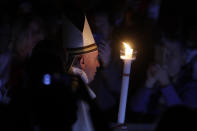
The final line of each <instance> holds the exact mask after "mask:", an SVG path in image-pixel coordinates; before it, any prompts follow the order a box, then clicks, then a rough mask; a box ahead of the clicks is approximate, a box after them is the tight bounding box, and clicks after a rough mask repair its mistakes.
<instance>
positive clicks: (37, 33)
mask: <svg viewBox="0 0 197 131" xmlns="http://www.w3.org/2000/svg"><path fill="white" fill-rule="evenodd" d="M19 31H21V32H20V33H19ZM15 33H19V34H15V35H16V36H18V38H17V39H16V41H15V46H16V51H17V52H18V54H20V56H21V57H23V58H25V57H27V56H29V55H30V54H31V52H32V49H33V48H34V46H35V45H36V44H37V43H38V42H39V41H40V40H43V39H44V33H43V31H42V29H41V25H40V23H39V22H37V21H32V22H30V23H29V25H28V26H27V28H25V29H19V30H17V31H16V32H15Z"/></svg>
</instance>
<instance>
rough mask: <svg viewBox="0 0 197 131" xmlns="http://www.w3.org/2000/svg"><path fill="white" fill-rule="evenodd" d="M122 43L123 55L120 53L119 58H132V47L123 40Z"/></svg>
mask: <svg viewBox="0 0 197 131" xmlns="http://www.w3.org/2000/svg"><path fill="white" fill-rule="evenodd" d="M123 45H124V55H121V56H120V58H121V59H132V54H133V49H132V48H131V47H130V46H129V45H128V44H127V43H125V42H123Z"/></svg>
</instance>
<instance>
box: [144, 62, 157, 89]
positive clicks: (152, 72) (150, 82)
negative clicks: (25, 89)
mask: <svg viewBox="0 0 197 131" xmlns="http://www.w3.org/2000/svg"><path fill="white" fill-rule="evenodd" d="M156 74H157V68H156V67H155V65H151V66H150V67H149V68H148V70H147V79H146V82H145V86H146V87H148V88H152V87H153V86H154V84H155V82H156V81H157V77H156Z"/></svg>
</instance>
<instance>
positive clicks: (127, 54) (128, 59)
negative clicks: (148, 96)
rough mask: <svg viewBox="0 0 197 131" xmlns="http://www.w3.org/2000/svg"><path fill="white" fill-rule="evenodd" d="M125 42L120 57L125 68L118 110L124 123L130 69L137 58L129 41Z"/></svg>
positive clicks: (120, 120)
mask: <svg viewBox="0 0 197 131" xmlns="http://www.w3.org/2000/svg"><path fill="white" fill-rule="evenodd" d="M123 44H124V51H123V52H121V56H120V58H121V59H122V60H123V61H124V70H123V77H122V87H121V94H120V105H119V112H118V123H119V124H123V123H124V121H125V111H126V103H127V94H128V87H129V76H130V69H131V63H132V61H133V60H134V59H135V58H134V57H133V49H132V48H131V47H130V46H129V45H128V44H127V43H124V42H123Z"/></svg>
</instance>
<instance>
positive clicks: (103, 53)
mask: <svg viewBox="0 0 197 131" xmlns="http://www.w3.org/2000/svg"><path fill="white" fill-rule="evenodd" d="M98 51H99V57H100V60H101V62H102V64H103V66H104V67H105V66H107V65H108V64H109V62H110V57H111V48H110V46H109V42H107V41H105V40H101V43H100V44H99V45H98Z"/></svg>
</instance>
